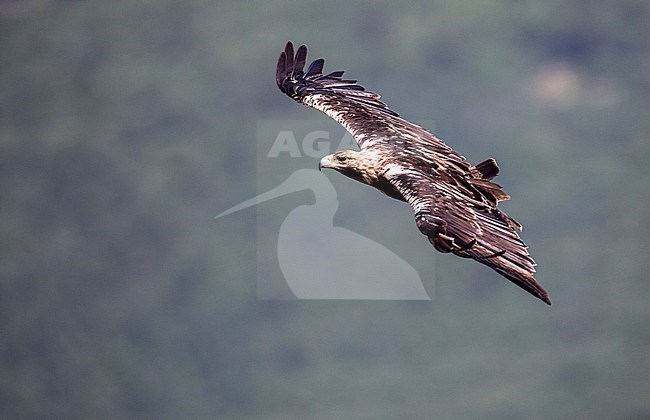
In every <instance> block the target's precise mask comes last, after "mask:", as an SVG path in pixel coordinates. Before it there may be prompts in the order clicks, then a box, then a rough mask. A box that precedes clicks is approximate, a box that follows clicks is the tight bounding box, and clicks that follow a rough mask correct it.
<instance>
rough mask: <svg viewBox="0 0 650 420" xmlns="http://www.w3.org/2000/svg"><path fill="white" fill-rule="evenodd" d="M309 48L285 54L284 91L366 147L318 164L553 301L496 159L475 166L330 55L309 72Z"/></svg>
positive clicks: (280, 71) (280, 70)
mask: <svg viewBox="0 0 650 420" xmlns="http://www.w3.org/2000/svg"><path fill="white" fill-rule="evenodd" d="M306 60H307V47H306V46H305V45H301V46H300V47H299V48H298V50H297V51H295V54H294V47H293V43H292V42H291V41H289V42H287V44H286V47H285V49H284V51H282V53H281V54H280V58H279V59H278V64H277V70H276V82H277V85H278V88H279V89H280V90H281V91H282V93H284V94H286V95H287V96H289V97H290V98H292V99H294V100H296V101H297V102H299V103H301V104H303V105H306V106H308V107H311V108H315V109H317V110H319V111H321V112H323V113H325V114H326V115H328V116H329V117H331V118H333V119H334V120H335V121H337V122H338V123H339V124H341V125H342V126H343V127H344V128H345V129H346V130H347V131H348V132H349V133H350V134H351V135H352V136H353V137H354V139H355V140H356V143H357V145H358V146H359V151H356V150H341V151H337V152H335V153H333V154H330V155H328V156H325V157H324V158H322V159H321V161H320V162H319V164H318V168H319V170H320V169H322V168H331V169H334V170H336V171H338V172H340V173H342V174H343V175H345V176H347V177H350V178H352V179H355V180H357V181H360V182H362V183H364V184H367V185H370V186H372V187H374V188H376V189H378V190H379V191H381V192H382V193H384V194H386V195H387V196H389V197H392V198H394V199H397V200H400V201H404V202H407V203H408V204H409V205H410V206H411V207H412V209H413V212H414V215H415V223H416V225H417V227H418V229H419V230H420V232H421V233H422V234H424V235H425V236H427V238H428V239H429V242H430V243H431V244H432V245H433V247H434V248H435V249H436V250H437V251H439V252H443V253H452V254H455V255H457V256H459V257H463V258H471V259H473V260H476V261H478V262H479V263H481V264H484V265H486V266H488V267H490V268H492V269H493V270H495V271H496V272H498V273H499V274H501V275H502V276H504V277H505V278H507V279H508V280H510V281H511V282H513V283H514V284H516V285H517V286H519V287H521V288H522V289H524V290H526V291H527V292H529V293H531V294H532V295H534V296H536V297H537V298H539V299H541V300H542V301H544V302H545V303H547V304H549V305H550V304H551V301H550V299H549V296H548V293H547V292H546V290H544V288H543V287H542V286H541V285H540V284H539V283H538V282H537V281H536V280H535V277H534V273H535V266H536V265H537V264H536V263H535V261H534V260H533V259H532V257H531V256H530V254H529V253H528V247H527V246H526V244H525V243H524V242H523V241H522V240H521V239H520V237H519V235H518V234H517V230H520V231H521V230H522V226H521V225H520V224H519V223H518V222H516V221H515V220H514V219H513V218H511V217H510V216H508V215H507V214H506V213H504V212H503V211H501V210H499V209H498V208H497V204H498V203H499V202H500V201H504V200H508V199H509V198H510V196H509V195H508V194H506V193H505V192H503V190H502V189H501V186H500V185H499V184H496V183H495V182H493V179H494V178H495V177H496V176H497V174H498V173H499V167H498V166H497V163H496V161H495V160H494V159H493V158H489V159H487V160H484V161H483V162H481V163H479V164H477V165H471V164H470V163H468V162H467V161H466V160H465V158H464V157H463V156H462V155H460V154H459V153H457V152H455V151H454V150H452V149H451V148H450V147H449V146H448V145H446V144H445V143H444V142H443V141H442V140H440V139H439V138H438V137H436V136H435V135H433V134H432V133H431V132H429V131H427V130H426V129H424V128H422V127H420V126H419V125H416V124H413V123H411V122H409V121H406V120H405V119H403V118H401V117H400V116H399V114H397V113H396V112H395V111H393V110H391V109H390V108H389V107H388V105H386V104H385V103H384V102H382V101H381V100H380V98H381V96H380V95H378V94H376V93H373V92H370V91H367V90H365V88H364V87H363V86H361V85H359V84H357V81H356V80H348V79H344V78H343V74H344V72H343V71H340V70H339V71H334V72H331V73H328V74H323V66H324V64H325V60H324V59H323V58H319V59H317V60H315V61H313V62H312V63H311V64H310V65H309V67H308V68H307V71H305V70H304V68H305V64H306Z"/></svg>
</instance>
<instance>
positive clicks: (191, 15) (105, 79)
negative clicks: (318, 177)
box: [0, 0, 650, 419]
mask: <svg viewBox="0 0 650 420" xmlns="http://www.w3.org/2000/svg"><path fill="white" fill-rule="evenodd" d="M649 21H650V4H649V3H648V2H646V1H635V0H621V1H616V2H613V1H595V2H594V1H592V2H590V1H582V0H573V1H555V0H554V1H548V2H537V1H506V0H490V1H484V2H474V1H456V0H455V1H435V2H416V3H414V2H410V3H400V2H360V3H352V4H349V3H348V2H320V1H307V2H302V3H296V4H294V3H289V2H287V3H284V2H274V1H255V2H229V3H226V2H212V1H189V2H178V1H168V0H160V1H113V2H99V1H84V2H78V1H75V2H65V1H37V0H34V1H27V0H25V1H15V0H14V1H3V2H0V198H1V201H0V217H1V218H0V222H1V225H0V226H1V227H0V229H1V230H0V235H1V239H0V244H1V245H0V250H1V254H0V255H1V261H0V334H1V340H0V417H2V418H35V417H49V418H89V417H97V416H99V417H113V418H140V417H143V416H144V417H147V418H156V417H165V418H192V417H197V416H198V417H212V418H216V417H226V418H228V417H230V418H237V417H262V416H264V417H266V418H269V417H270V418H287V417H295V418H306V417H311V418H327V417H330V418H400V417H401V418H478V417H480V418H494V419H503V418H575V417H580V418H614V417H616V418H632V417H638V418H641V417H645V416H648V415H650V399H648V389H649V387H650V383H649V379H648V370H649V369H650V334H649V332H648V331H649V329H648V323H649V322H650V309H649V305H648V303H647V296H648V292H649V290H648V274H647V273H648V264H647V259H648V249H649V248H650V240H649V239H648V238H649V235H648V223H647V221H646V218H647V216H648V211H649V209H650V203H649V200H650V198H649V197H650V175H649V174H650V171H648V169H647V168H648V162H649V161H650V160H649V159H650V156H649V155H650V153H649V150H650V143H649V139H648V132H650V118H648V110H649V109H650V25H648V22H649ZM287 39H292V40H294V41H295V42H297V43H306V44H308V46H309V47H310V49H311V51H312V53H313V54H315V55H316V56H324V57H326V58H327V59H328V62H327V68H328V69H330V70H336V69H339V68H343V69H346V70H348V72H349V74H350V76H352V77H354V78H358V79H360V80H361V82H362V83H363V84H364V85H366V86H367V87H368V88H370V89H372V90H375V91H379V92H380V93H382V94H383V95H384V98H385V99H386V101H387V102H388V103H389V104H390V105H391V106H392V107H393V108H394V109H396V110H397V111H398V112H400V113H401V114H402V115H404V116H405V117H407V118H409V119H413V120H418V119H434V120H435V121H436V127H435V128H436V132H437V134H438V135H439V136H440V137H442V138H443V139H445V140H446V141H447V142H448V143H449V144H451V145H452V146H453V147H455V148H456V149H457V150H459V151H460V152H462V153H463V154H465V155H466V156H467V157H468V159H470V160H471V161H473V162H477V161H478V160H480V159H484V158H485V157H487V156H495V157H496V158H497V159H498V160H499V162H500V165H501V168H502V175H501V176H500V178H499V179H500V182H501V183H502V184H503V185H504V187H505V189H506V191H508V192H509V193H510V194H511V195H512V196H513V197H514V198H513V201H512V202H509V203H504V204H503V207H504V209H505V210H507V211H508V212H510V213H511V214H512V215H513V216H514V217H515V218H517V219H519V220H520V221H521V222H523V224H524V225H525V226H526V231H525V232H524V239H525V240H526V241H527V242H528V243H529V244H530V246H531V252H532V253H533V255H534V256H535V257H536V259H537V260H538V261H539V263H540V267H539V279H540V281H541V283H542V284H543V285H544V286H545V287H546V288H547V289H548V290H549V292H550V294H551V298H552V300H553V303H554V306H552V307H550V308H549V307H546V306H545V305H543V304H542V303H540V302H538V301H535V300H534V299H533V298H531V297H530V296H528V295H526V294H525V293H523V292H521V291H519V290H517V288H516V287H515V286H513V285H511V284H509V283H508V282H507V281H506V280H504V279H502V278H500V277H498V275H496V274H493V273H491V272H489V270H487V269H485V268H484V267H482V266H479V265H478V264H472V263H469V262H467V261H462V260H458V259H453V258H451V257H439V258H438V257H436V263H437V264H436V265H437V272H436V274H437V281H436V285H435V291H434V294H435V300H434V301H433V302H427V303H406V302H357V301H353V302H333V301H321V302H309V301H299V302H258V301H255V278H256V270H257V267H256V260H255V219H254V212H253V211H247V212H243V213H239V214H237V215H233V216H231V217H229V218H228V219H220V220H218V221H215V220H213V216H214V215H215V214H217V213H219V212H220V211H222V210H224V209H226V208H228V207H230V206H232V205H234V204H236V203H238V202H240V201H243V200H244V199H247V198H249V197H252V196H254V195H255V194H256V172H255V171H256V167H255V159H256V147H255V127H256V122H257V121H258V120H265V119H278V118H280V119H301V118H319V115H318V114H317V113H316V112H315V111H312V110H308V109H302V108H300V107H299V106H297V105H296V104H293V103H291V101H289V100H288V99H287V98H285V97H283V96H282V95H281V94H280V93H279V92H278V91H277V88H276V87H275V84H274V80H273V76H274V67H275V61H276V59H277V54H278V53H279V51H280V50H281V48H282V47H283V45H284V43H285V42H286V40H287ZM323 118H324V117H323ZM328 176H330V179H332V181H333V182H335V184H336V186H337V188H340V191H341V192H340V194H339V199H340V202H341V209H340V211H341V214H342V215H344V217H342V218H341V220H337V222H339V223H341V224H342V225H345V226H347V227H348V228H354V229H356V230H358V231H360V232H363V233H365V234H368V235H369V236H371V235H373V233H372V232H377V231H380V230H384V229H385V230H386V231H387V232H391V229H394V227H393V225H394V223H393V221H392V220H390V219H386V218H385V217H383V214H382V212H381V210H377V213H376V214H375V213H374V212H366V214H364V217H362V218H360V217H358V216H359V214H358V213H357V212H356V211H351V209H355V208H359V209H362V208H363V205H364V203H359V202H355V201H358V198H357V197H355V191H358V189H360V188H364V187H362V186H361V185H360V184H354V183H353V182H352V181H350V180H346V179H343V178H342V177H340V176H339V175H337V174H328ZM380 198H381V200H377V201H376V202H373V204H374V205H377V206H380V205H381V203H386V202H387V200H388V199H387V198H383V197H380ZM386 205H389V204H386ZM355 206H357V207H355ZM400 211H401V213H400V217H403V218H404V223H405V224H404V225H400V226H410V227H412V230H411V231H408V232H406V233H405V232H404V231H399V232H397V233H398V234H399V235H395V234H392V235H391V236H389V238H390V239H392V241H391V242H395V244H394V246H395V247H396V248H395V249H399V251H400V253H401V255H404V256H405V258H407V259H408V260H409V262H410V263H412V264H413V265H414V266H415V267H417V268H418V270H419V271H420V273H421V274H422V276H423V278H425V279H426V278H431V277H432V276H433V272H432V270H431V269H430V268H429V267H428V266H429V263H428V262H429V261H430V260H431V258H432V257H431V256H432V255H433V252H434V251H433V249H432V248H430V247H428V244H427V243H426V240H425V239H424V238H421V237H420V236H419V235H418V233H417V232H416V229H415V227H414V224H412V221H411V220H410V217H411V216H410V214H409V212H408V210H407V209H406V208H400ZM395 223H397V222H395ZM399 223H402V222H399ZM376 234H377V235H381V233H376ZM376 238H379V236H376ZM398 242H399V243H398ZM426 285H427V288H429V289H430V290H432V291H433V284H431V283H426Z"/></svg>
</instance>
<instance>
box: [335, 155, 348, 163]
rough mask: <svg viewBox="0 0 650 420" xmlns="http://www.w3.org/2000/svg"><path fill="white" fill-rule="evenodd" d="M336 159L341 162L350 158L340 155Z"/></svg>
mask: <svg viewBox="0 0 650 420" xmlns="http://www.w3.org/2000/svg"><path fill="white" fill-rule="evenodd" d="M336 160H338V161H339V162H345V161H346V160H348V157H347V156H343V155H338V156H337V157H336Z"/></svg>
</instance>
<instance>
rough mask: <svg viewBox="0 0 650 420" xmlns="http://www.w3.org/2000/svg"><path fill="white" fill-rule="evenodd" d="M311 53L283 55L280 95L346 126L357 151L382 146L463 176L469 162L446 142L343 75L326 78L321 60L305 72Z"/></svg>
mask: <svg viewBox="0 0 650 420" xmlns="http://www.w3.org/2000/svg"><path fill="white" fill-rule="evenodd" d="M306 60H307V47H305V46H304V45H302V46H300V48H298V50H297V51H296V53H295V55H294V49H293V44H292V43H291V41H289V42H287V45H286V47H285V49H284V51H283V52H282V53H281V54H280V58H279V59H278V65H277V70H276V82H277V84H278V87H279V88H280V90H281V91H282V92H283V93H285V94H287V95H288V96H290V97H291V98H293V99H295V100H296V101H298V102H300V103H302V104H304V105H307V106H309V107H312V108H315V109H317V110H319V111H322V112H324V113H325V114H327V115H328V116H330V117H331V118H333V119H334V120H336V121H337V122H338V123H340V124H341V125H343V127H345V129H346V130H348V131H349V132H350V134H352V136H353V137H354V139H355V140H356V141H357V144H358V145H359V148H361V149H365V148H368V147H371V146H380V147H382V148H390V149H394V150H401V151H404V152H405V153H411V152H412V151H414V150H417V154H418V156H419V157H420V158H421V159H426V160H430V161H433V160H434V159H440V158H444V159H445V160H446V161H449V162H450V163H453V164H454V165H455V166H458V167H460V168H462V169H464V170H468V169H469V165H468V164H467V163H466V162H465V158H464V157H463V156H461V155H460V154H458V153H456V152H455V151H453V150H452V149H451V148H450V147H449V146H447V145H446V144H445V143H444V142H443V141H442V140H440V139H438V138H437V137H436V136H434V135H433V134H431V133H430V132H428V131H427V130H426V129H424V128H422V127H420V126H419V125H416V124H413V123H411V122H408V121H406V120H404V119H402V118H400V116H399V115H398V114H397V113H396V112H394V111H392V110H391V109H390V108H389V107H388V105H386V104H385V103H383V102H382V101H380V98H381V96H380V95H378V94H376V93H373V92H368V91H366V90H365V89H364V88H363V86H360V85H358V84H357V81H356V80H347V79H343V78H342V77H343V71H334V72H332V73H329V74H325V75H324V74H323V65H324V64H325V60H324V59H322V58H319V59H317V60H315V61H314V62H312V63H311V65H310V66H309V68H308V69H307V71H306V72H305V71H304V67H305V63H306Z"/></svg>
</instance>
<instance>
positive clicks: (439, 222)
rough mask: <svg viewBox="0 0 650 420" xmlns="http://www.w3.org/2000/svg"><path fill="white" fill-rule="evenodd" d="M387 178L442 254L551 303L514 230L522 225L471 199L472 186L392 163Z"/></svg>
mask: <svg viewBox="0 0 650 420" xmlns="http://www.w3.org/2000/svg"><path fill="white" fill-rule="evenodd" d="M386 177H387V179H388V181H389V182H390V183H391V184H392V185H393V186H394V187H395V188H397V190H398V191H400V193H401V194H402V196H403V197H404V198H405V199H406V201H407V202H408V203H409V204H410V205H411V207H413V211H414V213H415V221H416V224H417V226H418V228H419V229H420V231H421V232H422V233H423V234H424V235H426V236H427V237H428V238H429V242H431V244H432V245H433V246H434V247H435V248H436V249H437V250H438V251H441V252H452V253H454V254H456V255H458V256H460V257H464V258H472V259H474V260H476V261H478V262H480V263H482V264H485V265H487V266H488V267H490V268H492V269H494V270H496V271H497V272H498V273H500V274H501V275H503V276H504V277H506V278H507V279H508V280H510V281H512V282H513V283H515V284H516V285H517V286H519V287H521V288H522V289H524V290H526V291H528V292H530V293H531V294H533V295H535V296H537V297H538V298H540V299H541V300H543V301H544V302H546V303H547V304H549V305H550V304H551V301H550V300H549V297H548V293H547V292H546V291H545V290H544V289H543V288H542V286H540V285H539V284H538V283H537V281H536V280H535V277H534V275H533V273H534V272H535V266H536V264H535V261H533V259H532V258H531V256H530V255H529V254H528V247H527V246H526V244H524V243H523V241H522V240H521V239H520V238H519V235H517V232H516V231H515V228H520V226H519V225H518V224H517V222H515V221H514V220H512V219H511V218H510V217H509V216H508V215H506V214H505V213H503V212H502V211H500V210H499V209H497V208H496V207H495V206H493V205H492V204H491V203H490V202H489V201H487V200H485V199H484V198H481V197H480V196H479V197H473V196H472V194H471V189H472V186H471V184H470V183H469V182H468V181H466V180H464V179H455V178H450V177H449V174H448V173H445V172H439V173H433V174H432V173H430V172H428V171H427V172H424V171H422V170H420V169H418V168H414V167H410V166H409V167H406V166H401V165H399V164H392V165H391V166H390V168H389V169H388V171H387V173H386Z"/></svg>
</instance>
